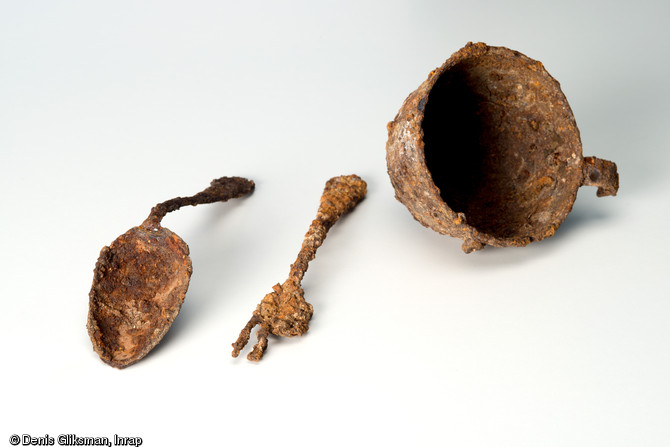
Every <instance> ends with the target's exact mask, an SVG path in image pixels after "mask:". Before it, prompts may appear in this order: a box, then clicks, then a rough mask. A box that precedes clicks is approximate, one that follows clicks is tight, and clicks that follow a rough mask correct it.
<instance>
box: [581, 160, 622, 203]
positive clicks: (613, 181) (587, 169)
mask: <svg viewBox="0 0 670 447" xmlns="http://www.w3.org/2000/svg"><path fill="white" fill-rule="evenodd" d="M583 169H584V180H583V181H582V186H584V185H586V186H597V187H598V191H597V192H596V195H597V196H598V197H604V196H616V193H617V191H618V190H619V173H618V172H617V168H616V164H615V163H613V162H611V161H608V160H601V159H600V158H596V157H584V168H583Z"/></svg>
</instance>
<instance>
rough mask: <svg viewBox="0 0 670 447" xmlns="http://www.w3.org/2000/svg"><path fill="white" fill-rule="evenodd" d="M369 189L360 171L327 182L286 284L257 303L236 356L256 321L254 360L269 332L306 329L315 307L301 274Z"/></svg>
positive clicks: (260, 355) (289, 332) (262, 350)
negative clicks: (308, 299)
mask: <svg viewBox="0 0 670 447" xmlns="http://www.w3.org/2000/svg"><path fill="white" fill-rule="evenodd" d="M366 190H367V185H366V183H365V182H364V181H363V180H362V179H361V178H360V177H358V176H357V175H347V176H340V177H334V178H332V179H330V180H328V182H326V187H325V189H324V191H323V195H322V196H321V203H320V205H319V209H318V212H317V214H316V218H315V219H314V220H313V221H312V224H311V225H310V227H309V230H308V231H307V234H306V235H305V239H304V240H303V242H302V247H301V248H300V252H299V253H298V257H297V259H296V261H295V262H294V263H293V264H292V265H291V269H290V272H289V275H288V278H287V279H286V281H284V283H283V284H276V285H274V286H273V287H272V292H270V293H268V294H267V295H265V297H264V298H263V299H262V301H261V302H260V304H259V305H258V306H257V307H256V310H255V311H254V312H253V314H252V316H251V319H249V321H248V322H247V324H246V326H245V327H244V328H243V329H242V331H241V332H240V335H239V337H238V339H237V341H235V343H233V345H232V346H233V353H232V355H233V357H237V356H238V355H239V354H240V352H241V351H242V349H243V348H244V347H245V346H246V344H247V343H248V341H249V337H250V336H251V331H252V330H253V328H254V327H255V326H256V325H258V326H259V329H258V331H257V333H256V336H257V339H258V342H257V343H256V345H255V346H254V347H253V349H252V351H251V352H250V353H249V354H248V355H247V359H249V360H251V361H259V360H261V358H263V354H264V353H265V350H266V349H267V346H268V337H269V335H270V334H273V335H277V336H282V337H294V336H297V335H303V334H304V333H305V332H307V330H308V329H309V321H310V319H311V318H312V314H313V313H314V310H313V308H312V305H311V304H309V303H308V302H307V301H305V293H304V291H303V289H302V286H301V281H302V278H303V276H304V275H305V272H306V271H307V267H308V264H309V262H310V261H311V260H312V259H314V256H315V255H316V250H317V248H319V247H320V246H321V244H322V243H323V241H324V239H325V238H326V234H327V233H328V230H329V229H330V228H331V227H332V226H333V225H334V224H335V222H337V220H338V219H339V218H340V217H341V216H342V215H343V214H345V213H347V212H349V211H351V210H352V209H353V208H354V207H355V206H356V205H357V204H358V203H359V202H360V201H361V200H363V198H364V197H365V194H366Z"/></svg>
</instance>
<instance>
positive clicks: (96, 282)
mask: <svg viewBox="0 0 670 447" xmlns="http://www.w3.org/2000/svg"><path fill="white" fill-rule="evenodd" d="M253 189H254V183H253V182H252V181H250V180H247V179H243V178H240V177H223V178H220V179H216V180H214V181H212V183H211V185H210V186H209V187H208V188H207V189H205V190H204V191H202V192H200V193H198V194H196V195H194V196H191V197H177V198H175V199H171V200H168V201H166V202H163V203H160V204H158V205H156V206H155V207H154V208H152V210H151V213H150V214H149V217H147V219H146V220H145V221H144V222H143V223H142V225H140V226H139V227H134V228H131V229H130V230H128V231H127V232H126V233H124V234H122V235H121V236H119V237H118V238H116V239H115V240H114V241H113V242H112V243H111V244H110V245H109V247H104V248H103V249H102V251H101V252H100V257H99V258H98V261H97V263H96V265H95V270H94V273H93V285H92V287H91V292H90V294H89V311H88V322H87V328H88V333H89V336H90V338H91V342H92V343H93V349H94V350H95V352H97V353H98V355H99V356H100V358H101V359H102V360H103V361H104V362H105V363H107V364H109V365H111V366H114V367H117V368H125V367H126V366H129V365H132V364H133V363H135V362H137V361H138V360H140V359H142V358H143V357H144V356H145V355H147V353H149V351H151V350H152V349H153V348H154V347H155V346H156V345H157V344H158V343H159V342H160V341H161V339H162V338H163V336H164V335H165V333H166V332H167V331H168V329H169V328H170V326H171V325H172V322H173V321H174V320H175V318H176V317H177V315H178V314H179V311H180V309H181V306H182V303H183V302H184V296H185V295H186V291H187V289H188V284H189V280H190V278H191V273H192V271H193V269H192V266H191V259H190V258H189V249H188V246H187V245H186V243H185V242H184V241H183V240H182V239H181V238H180V237H179V236H177V235H176V234H175V233H173V232H172V231H170V230H168V229H167V228H164V227H162V226H161V225H160V222H161V219H162V218H163V217H164V216H165V214H166V213H168V212H170V211H174V210H177V209H179V208H181V207H182V206H186V205H192V206H195V205H199V204H203V203H212V202H223V201H226V200H229V199H232V198H236V197H242V196H244V195H247V194H249V193H251V192H252V191H253Z"/></svg>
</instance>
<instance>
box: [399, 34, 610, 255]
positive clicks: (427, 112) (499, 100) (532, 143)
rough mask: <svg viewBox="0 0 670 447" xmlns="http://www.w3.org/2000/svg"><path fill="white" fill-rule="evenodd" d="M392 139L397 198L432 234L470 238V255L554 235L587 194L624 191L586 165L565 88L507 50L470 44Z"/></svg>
mask: <svg viewBox="0 0 670 447" xmlns="http://www.w3.org/2000/svg"><path fill="white" fill-rule="evenodd" d="M388 132H389V139H388V142H387V147H386V149H387V156H386V158H387V165H388V173H389V176H390V178H391V183H392V184H393V187H394V188H395V192H396V197H397V199H398V200H399V201H400V202H402V203H403V204H404V205H405V206H406V207H407V208H408V209H409V211H410V212H411V213H412V215H413V216H414V218H415V219H416V220H418V221H419V222H420V223H422V224H423V225H424V226H426V227H429V228H431V229H433V230H435V231H438V232H440V233H443V234H448V235H450V236H454V237H457V238H460V239H463V240H464V243H463V250H464V251H465V252H467V253H469V252H471V251H474V250H478V249H481V248H483V247H484V246H485V245H493V246H498V247H506V246H524V245H526V244H528V243H530V242H533V241H537V240H541V239H544V238H546V237H549V236H552V235H553V234H554V232H555V231H556V229H557V228H558V226H559V225H560V224H561V223H562V222H563V221H564V220H565V217H566V216H567V215H568V213H569V212H570V210H571V209H572V205H573V203H574V201H575V198H576V195H577V190H578V188H579V187H580V186H582V185H594V186H598V187H599V189H598V195H599V196H602V195H615V194H616V191H617V189H618V187H619V180H618V174H617V171H616V165H615V164H614V163H612V162H608V161H605V160H599V159H596V158H595V157H590V158H587V160H590V161H589V163H585V161H584V158H583V156H582V145H581V140H580V136H579V130H578V128H577V124H576V122H575V119H574V116H573V114H572V111H571V109H570V106H569V105H568V102H567V100H566V98H565V96H564V95H563V92H562V91H561V89H560V85H559V83H558V82H557V81H556V80H555V79H554V78H552V77H551V75H549V73H547V71H546V70H545V68H544V66H543V65H542V63H540V62H538V61H535V60H533V59H530V58H528V57H526V56H524V55H523V54H521V53H519V52H517V51H513V50H509V49H507V48H502V47H490V46H487V45H486V44H483V43H477V44H472V43H470V44H468V45H466V46H465V47H464V48H462V49H461V50H459V51H458V52H456V53H454V54H453V55H452V56H451V57H450V58H449V59H448V60H447V61H446V62H445V63H444V64H443V65H442V66H441V67H439V68H437V69H436V70H434V71H432V72H431V73H430V74H429V76H428V79H426V81H425V82H424V83H423V84H421V85H420V86H419V88H418V89H417V90H415V91H414V92H412V93H411V94H410V95H409V97H408V98H407V99H406V100H405V102H404V104H403V106H402V108H401V109H400V111H399V112H398V115H397V116H396V117H395V119H394V120H393V121H392V122H390V123H389V125H388ZM596 171H597V172H596ZM601 172H602V173H603V175H601Z"/></svg>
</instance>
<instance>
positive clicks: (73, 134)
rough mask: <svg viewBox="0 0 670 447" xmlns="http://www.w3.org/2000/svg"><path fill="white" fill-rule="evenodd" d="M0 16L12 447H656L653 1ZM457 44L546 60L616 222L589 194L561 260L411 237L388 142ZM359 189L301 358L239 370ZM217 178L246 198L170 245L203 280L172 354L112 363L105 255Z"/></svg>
mask: <svg viewBox="0 0 670 447" xmlns="http://www.w3.org/2000/svg"><path fill="white" fill-rule="evenodd" d="M0 5H1V6H0V191H1V194H2V208H1V211H0V213H1V214H0V247H1V248H0V251H1V253H2V254H1V258H0V272H1V273H0V274H1V275H2V277H1V279H2V285H3V287H2V310H1V311H0V331H1V333H0V340H1V343H2V344H1V348H2V351H1V352H2V356H3V361H2V381H1V385H0V390H1V396H0V402H1V404H0V405H1V408H0V412H1V414H0V445H9V442H8V439H9V436H10V435H12V434H14V433H17V434H20V435H21V434H24V433H25V434H31V435H33V436H44V435H45V434H49V435H50V436H53V437H56V436H57V435H58V434H61V433H72V434H76V435H79V436H108V437H110V438H111V437H112V436H113V435H114V434H115V433H116V434H120V435H127V436H129V435H133V436H141V437H143V439H144V445H150V446H163V445H241V444H242V443H243V442H244V443H248V445H263V444H266V445H277V446H283V445H291V446H300V445H334V446H336V445H366V444H369V445H382V444H385V445H451V446H515V447H516V446H594V445H598V446H600V445H602V446H667V445H670V423H669V420H670V380H669V377H670V325H669V323H668V322H669V320H670V293H669V292H670V287H669V286H668V280H669V278H668V267H669V266H670V263H669V262H668V245H669V242H670V237H669V236H668V231H669V228H668V220H669V218H670V209H669V200H668V196H669V193H670V177H669V176H668V165H669V161H670V155H669V153H668V152H669V151H668V147H669V144H670V130H669V129H670V126H668V123H669V120H670V110H669V106H668V105H669V104H670V87H669V84H668V79H670V61H669V58H670V56H669V55H670V45H669V44H668V42H670V32H668V31H667V29H668V23H669V19H670V6H669V4H668V3H667V2H662V1H656V2H654V1H644V0H642V1H635V2H622V1H619V2H617V1H597V2H586V1H584V0H568V1H553V2H543V1H537V0H535V1H527V2H524V1H515V2H507V4H503V2H494V1H470V2H465V1H444V2H437V1H433V2H430V1H416V0H413V1H384V2H381V1H379V2H366V1H362V0H356V1H337V2H335V1H290V2H274V1H252V2H243V1H235V2H233V1H213V0H212V1H190V2H185V1H184V2H177V1H166V0H161V1H113V2H112V1H107V2H102V1H98V2H92V1H3V2H2V3H0ZM468 41H483V42H486V43H488V44H490V45H501V46H507V47H510V48H513V49H516V50H519V51H521V52H523V53H524V54H526V55H528V56H530V57H532V58H534V59H538V60H541V61H542V62H543V63H544V65H545V66H546V67H547V69H548V70H549V72H550V73H551V74H552V75H553V76H554V77H555V78H556V79H558V80H559V81H560V82H561V85H562V87H563V90H564V92H565V94H566V96H567V98H568V100H569V101H570V104H571V106H572V108H573V111H574V114H575V117H576V119H577V122H578V124H579V127H580V130H581V135H582V140H583V144H584V154H585V155H596V156H599V157H601V158H605V159H609V160H612V161H615V162H616V163H617V164H618V166H619V172H620V175H621V189H620V192H619V195H618V196H617V197H614V198H611V197H608V198H601V199H598V198H596V197H595V188H587V187H585V188H583V189H582V190H581V191H580V193H579V196H578V199H577V202H576V203H575V206H574V209H573V211H572V213H571V214H570V215H569V217H568V218H567V220H566V221H565V223H564V225H563V226H562V227H561V228H560V229H559V230H558V232H557V234H556V235H555V236H554V237H552V238H550V239H548V240H545V241H542V242H539V243H534V244H531V245H530V246H528V247H525V248H506V249H494V248H490V247H489V248H486V249H485V250H483V251H481V252H477V253H474V254H470V255H465V254H464V253H462V252H461V249H460V245H461V241H459V240H456V239H452V238H449V237H446V236H441V235H439V234H437V233H434V232H432V231H430V230H428V229H426V228H424V227H422V226H421V225H420V224H418V223H417V222H415V221H414V220H413V219H412V217H411V216H410V214H409V212H408V211H407V210H406V209H405V208H404V207H403V206H402V205H401V204H400V203H399V202H397V201H396V200H395V199H394V192H393V189H392V187H391V184H390V181H389V179H388V176H387V174H386V163H385V144H386V123H387V122H388V121H390V120H391V119H393V117H394V116H395V114H396V112H397V111H398V109H399V108H400V106H401V104H402V102H403V100H404V99H405V97H406V96H407V95H408V94H409V93H410V92H411V91H412V90H414V89H415V88H416V87H418V85H419V84H420V83H421V82H422V81H423V80H424V79H425V78H426V76H427V75H428V73H429V71H430V70H432V69H433V68H435V67H437V66H439V65H441V64H442V62H444V60H445V59H447V58H448V57H449V56H450V55H451V53H453V52H455V51H457V50H458V49H459V48H460V47H462V46H463V45H464V44H465V43H467V42H468ZM349 173H357V174H359V175H360V176H361V177H363V178H364V179H365V180H366V181H367V182H368V191H369V192H368V196H367V198H366V199H365V200H364V201H363V202H362V203H361V204H360V205H359V206H358V208H357V209H356V210H355V211H354V212H353V213H352V214H350V215H348V216H346V218H344V219H343V220H342V221H341V222H339V223H338V224H337V225H336V226H335V227H333V229H332V230H331V232H330V234H329V236H328V239H327V240H326V241H325V243H324V245H323V247H322V248H321V249H320V250H319V252H318V254H317V258H316V260H315V261H314V262H313V263H312V264H311V266H310V269H309V271H308V272H307V274H306V276H305V280H304V288H305V291H306V297H307V299H308V301H310V302H311V303H312V304H313V305H314V309H315V315H314V318H313V320H312V322H311V326H310V330H309V332H308V333H307V334H306V335H305V336H304V337H302V338H298V339H281V340H280V339H277V338H272V339H271V340H270V346H269V348H268V351H267V353H266V355H265V358H264V359H263V360H262V362H260V363H258V364H256V363H251V362H248V361H247V360H246V359H245V358H244V357H240V358H238V359H233V358H232V357H231V356H230V351H231V347H230V344H231V343H232V342H233V341H234V340H235V339H236V337H237V335H238V332H239V330H240V329H241V328H242V327H243V325H244V324H245V323H246V321H247V320H248V318H249V317H250V316H251V312H252V311H253V309H254V308H255V306H256V304H257V303H258V302H259V301H260V299H261V298H262V297H263V296H264V295H265V294H266V293H267V292H269V291H270V290H271V289H270V288H271V286H272V285H273V284H275V283H277V282H282V281H283V280H284V279H285V278H286V275H287V273H288V269H289V265H290V264H291V262H293V260H294V259H295V256H296V255H297V253H298V249H299V247H300V243H301V241H302V237H303V235H304V234H305V232H306V231H307V227H308V225H309V223H310V222H311V219H312V218H313V217H314V215H315V212H316V209H317V205H318V201H319V197H320V195H321V192H322V189H323V185H324V183H325V181H326V180H327V179H328V178H330V177H332V176H335V175H340V174H349ZM225 175H237V176H246V177H249V178H251V179H253V180H254V181H255V182H256V185H257V188H256V192H255V193H254V194H253V195H252V196H251V197H249V198H247V199H242V200H237V201H232V202H228V203H226V204H215V205H204V206H199V207H197V208H186V209H182V210H180V211H178V212H175V213H173V214H170V215H168V216H167V217H166V218H165V219H164V221H163V224H164V226H166V227H168V228H170V229H172V230H173V231H175V232H176V233H177V234H179V235H180V236H181V237H182V238H183V239H184V240H185V241H186V242H187V243H188V244H189V246H190V248H191V255H192V260H193V267H194V274H193V276H192V278H191V286H190V289H189V292H188V294H187V296H186V301H185V304H184V306H183V308H182V312H181V314H180V316H179V317H178V318H177V320H176V322H175V323H174V325H173V327H172V329H171V330H170V332H169V333H168V335H167V336H166V338H165V339H164V341H163V343H162V344H161V345H159V346H158V347H157V348H156V349H155V350H154V351H153V352H151V353H150V354H149V355H148V356H147V357H146V358H145V359H144V360H142V361H141V362H139V363H137V364H136V365H134V366H132V367H130V368H127V369H125V370H117V369H113V368H111V367H109V366H107V365H105V364H104V363H102V362H101V361H100V360H99V358H98V357H97V355H96V354H95V353H94V352H93V350H92V348H91V344H90V341H89V338H88V335H87V332H86V328H85V323H86V314H87V310H88V292H89V289H90V286H91V281H92V271H93V266H94V264H95V260H96V259H97V257H98V254H99V251H100V249H101V248H102V247H103V246H104V245H107V244H109V243H110V242H111V241H112V240H113V239H115V238H116V237H117V236H118V235H120V234H121V233H123V232H125V231H126V230H127V229H129V228H130V227H132V226H135V225H138V224H139V223H141V222H142V220H143V219H144V218H145V217H146V216H147V214H148V213H149V210H150V208H151V207H152V206H153V205H154V204H156V203H157V202H160V201H163V200H167V199H169V198H172V197H175V196H180V195H181V196H183V195H190V194H193V193H196V192H198V191H200V190H201V189H203V188H204V187H206V186H207V185H208V184H209V181H210V180H211V179H213V178H216V177H221V176H225ZM247 352H248V351H245V352H244V355H246V353H247ZM270 443H271V444H270Z"/></svg>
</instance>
